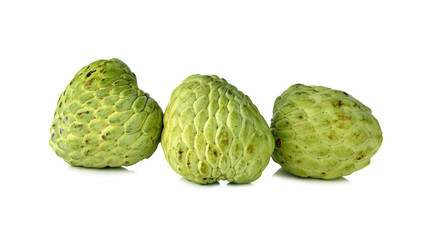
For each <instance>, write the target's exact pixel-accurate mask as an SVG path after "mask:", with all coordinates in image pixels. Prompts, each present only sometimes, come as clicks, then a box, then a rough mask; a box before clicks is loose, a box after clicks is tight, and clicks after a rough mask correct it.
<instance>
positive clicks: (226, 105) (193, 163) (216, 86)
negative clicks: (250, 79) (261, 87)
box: [162, 75, 274, 184]
mask: <svg viewBox="0 0 424 240" xmlns="http://www.w3.org/2000/svg"><path fill="white" fill-rule="evenodd" d="M162 147H163V150H164V153H165V157H166V159H167V161H168V163H169V165H170V166H171V168H172V169H173V170H174V171H175V172H177V173H178V174H180V175H181V176H183V177H184V178H186V179H188V180H191V181H193V182H196V183H199V184H208V183H214V182H216V181H219V180H227V181H229V182H234V183H248V182H252V181H255V180H256V179H258V178H259V177H260V176H261V174H262V171H263V170H264V169H265V167H266V166H267V165H268V163H269V159H270V157H271V154H272V152H273V150H274V138H273V137H272V134H271V130H270V128H269V127H268V125H267V123H266V121H265V120H264V118H263V117H262V116H261V114H260V113H259V111H258V109H257V108H256V106H255V105H254V104H253V103H252V101H251V100H250V99H249V97H248V96H246V95H244V94H243V93H242V92H241V91H239V90H237V88H236V87H234V86H233V85H231V84H228V83H227V81H226V80H224V79H222V78H219V77H217V76H215V75H211V76H208V75H192V76H189V77H188V78H186V79H185V80H184V81H183V82H182V84H181V85H180V86H178V87H177V88H176V89H175V90H174V91H173V93H172V96H171V100H170V102H169V104H168V106H167V108H166V110H165V114H164V128H163V131H162Z"/></svg>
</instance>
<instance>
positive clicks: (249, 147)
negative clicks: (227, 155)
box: [247, 144, 253, 153]
mask: <svg viewBox="0 0 424 240" xmlns="http://www.w3.org/2000/svg"><path fill="white" fill-rule="evenodd" d="M247 151H248V152H249V153H253V145H252V144H250V145H249V146H248V147H247Z"/></svg>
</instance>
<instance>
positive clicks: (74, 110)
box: [50, 58, 163, 168]
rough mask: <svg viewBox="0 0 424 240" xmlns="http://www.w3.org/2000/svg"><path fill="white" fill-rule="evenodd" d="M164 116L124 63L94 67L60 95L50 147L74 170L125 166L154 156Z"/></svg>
mask: <svg viewBox="0 0 424 240" xmlns="http://www.w3.org/2000/svg"><path fill="white" fill-rule="evenodd" d="M162 116H163V113H162V110H161V108H160V107H159V105H158V104H157V102H156V101H155V100H154V99H153V98H151V97H150V96H149V94H147V93H145V92H143V91H142V90H140V89H138V87H137V80H136V76H135V74H134V73H132V72H131V70H130V69H129V68H128V66H127V65H126V64H125V63H123V62H122V61H120V60H119V59H116V58H114V59H111V60H99V61H95V62H93V63H91V64H89V65H88V66H85V67H83V68H82V69H81V70H80V71H79V72H78V73H77V74H76V75H75V77H74V79H73V80H72V81H71V82H70V83H69V85H68V86H67V87H66V89H65V91H64V92H63V93H62V95H60V98H59V101H58V103H57V107H56V111H55V113H54V118H53V122H52V125H51V128H50V134H51V137H50V146H51V148H52V149H53V150H54V152H55V153H56V154H57V155H58V156H59V157H61V158H63V159H64V160H65V161H66V162H67V163H69V164H70V165H72V166H83V167H93V168H104V167H120V166H129V165H132V164H135V163H137V162H139V161H140V160H142V159H145V158H148V157H150V156H151V155H152V154H153V153H154V151H155V150H156V148H157V146H158V144H159V141H160V133H161V131H162Z"/></svg>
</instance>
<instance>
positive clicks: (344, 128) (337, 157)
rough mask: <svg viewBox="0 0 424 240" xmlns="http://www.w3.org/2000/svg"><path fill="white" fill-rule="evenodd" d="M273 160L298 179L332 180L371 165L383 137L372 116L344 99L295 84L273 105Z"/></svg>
mask: <svg viewBox="0 0 424 240" xmlns="http://www.w3.org/2000/svg"><path fill="white" fill-rule="evenodd" d="M273 112H274V114H273V118H272V121H271V131H272V134H273V135H274V138H275V141H276V145H275V150H274V153H273V155H272V158H273V160H274V161H275V162H276V163H278V164H280V165H281V167H282V168H283V169H285V170H286V171H288V172H290V173H292V174H294V175H297V176H300V177H312V178H323V179H334V178H338V177H341V176H346V175H349V174H351V173H353V172H355V171H357V170H360V169H362V168H364V167H365V166H367V165H368V164H369V163H370V160H371V157H372V156H373V155H374V154H375V153H376V152H377V150H378V149H379V147H380V145H381V143H382V141H383V137H382V132H381V128H380V125H379V124H378V122H377V120H376V119H375V118H374V116H373V115H372V114H371V110H370V109H369V108H368V107H366V106H365V105H364V104H362V103H361V102H359V101H358V100H356V99H355V98H353V97H352V96H350V95H349V94H347V93H345V92H342V91H338V90H333V89H330V88H326V87H320V86H306V85H301V84H296V85H293V86H291V87H290V88H289V89H288V90H286V91H285V92H284V93H283V94H281V96H279V97H278V98H277V99H276V100H275V104H274V110H273Z"/></svg>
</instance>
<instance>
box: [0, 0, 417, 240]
mask: <svg viewBox="0 0 424 240" xmlns="http://www.w3.org/2000/svg"><path fill="white" fill-rule="evenodd" d="M63 2H64V1H63ZM63 2H60V1H1V3H0V27H1V28H0V31H1V32H0V56H1V58H0V73H1V74H0V90H1V91H0V104H1V110H0V114H1V118H0V126H1V130H0V137H1V144H0V146H1V155H0V159H1V165H0V195H1V196H0V239H8V240H9V239H371V238H373V239H387V238H392V239H424V234H423V231H422V228H423V223H424V218H423V215H424V210H423V206H424V198H423V196H422V193H423V190H424V187H423V185H424V184H423V183H424V180H423V177H422V174H423V169H424V163H423V162H424V158H423V156H422V153H423V146H424V140H423V136H424V128H423V126H424V120H423V117H424V114H423V110H422V109H423V103H424V101H423V97H422V96H421V94H422V93H423V88H422V86H423V84H422V82H423V80H424V78H423V77H424V71H423V70H424V69H423V66H424V3H423V1H408V0H402V1H390V0H386V1H372V0H365V1H361V0H356V1H341V0H337V1H325V0H322V1H321V0H319V1H318V0H317V1H229V0H226V1H148V2H147V1H145V2H141V1H67V3H63ZM112 57H117V58H120V59H121V60H123V61H124V62H126V63H127V64H128V65H129V67H130V68H131V69H132V70H133V71H134V72H135V73H136V74H137V77H138V83H139V87H140V88H141V89H143V90H144V91H146V92H148V93H150V94H151V96H153V97H154V98H155V99H156V100H157V101H158V102H159V104H160V106H161V107H162V109H163V110H165V108H166V106H167V103H168V101H169V98H170V95H171V93H172V90H173V89H174V88H175V87H176V86H178V85H179V84H180V83H181V81H182V80H183V79H184V78H185V77H187V76H189V75H191V74H194V73H201V74H217V75H219V76H220V77H223V78H225V79H227V81H229V82H230V83H231V84H233V85H235V86H237V87H238V88H239V89H240V90H241V91H243V92H244V93H245V94H247V95H249V96H250V98H251V99H252V101H253V102H254V103H255V104H256V105H257V107H258V108H259V109H260V111H261V113H262V114H263V116H264V117H265V119H266V120H267V121H268V122H269V121H270V119H271V116H272V107H273V103H274V100H275V98H276V97H277V96H278V95H280V94H281V93H282V92H283V91H284V90H285V89H287V88H288V87H289V86H290V85H292V84H295V83H304V84H313V85H323V86H328V87H331V88H335V89H340V90H344V91H346V92H348V93H350V94H351V95H353V96H354V97H355V98H357V99H359V100H360V101H362V102H363V103H365V104H366V105H367V106H369V107H370V108H371V109H372V110H373V113H374V115H375V116H376V118H377V119H378V120H379V122H380V124H381V127H382V129H383V136H384V141H383V145H382V147H381V148H380V150H379V152H378V153H377V154H376V155H375V156H374V157H373V158H372V161H371V165H370V166H368V167H366V168H365V169H363V170H361V171H358V172H356V173H354V174H352V175H350V176H347V177H345V178H341V179H338V180H333V181H324V180H313V179H300V178H296V177H293V176H291V175H289V174H288V173H285V172H284V171H282V170H279V169H280V167H279V166H278V165H277V164H275V163H274V162H273V161H271V162H270V164H269V165H268V168H267V169H266V170H265V171H264V172H263V175H262V177H261V178H260V179H259V180H257V181H255V182H253V183H252V184H247V185H233V184H227V183H225V182H222V183H220V184H214V185H209V186H201V185H196V184H194V183H191V182H188V181H186V180H184V179H182V178H181V177H180V176H179V175H178V174H176V173H175V172H173V170H172V169H171V168H170V167H169V166H168V163H167V162H166V160H165V158H164V154H163V151H162V148H161V147H160V146H159V147H158V150H157V151H156V152H155V154H154V155H153V156H152V157H151V158H150V159H146V160H143V161H142V162H140V163H138V164H136V165H133V166H131V167H127V168H119V169H103V170H101V169H100V170H95V169H83V168H74V167H69V166H68V165H67V164H66V163H65V162H64V161H63V160H61V159H60V158H59V157H57V156H56V155H55V154H54V153H53V151H52V150H51V149H50V146H49V144H48V140H49V136H50V135H49V127H50V124H51V120H52V118H53V113H54V110H55V107H56V102H57V99H58V97H59V95H60V94H61V92H62V91H63V90H64V89H65V87H66V85H67V84H68V83H69V82H70V80H71V79H72V78H73V76H74V74H75V73H76V72H77V71H78V70H79V69H80V68H81V67H82V66H84V65H87V64H89V63H90V62H92V61H95V60H97V59H108V58H112Z"/></svg>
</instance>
